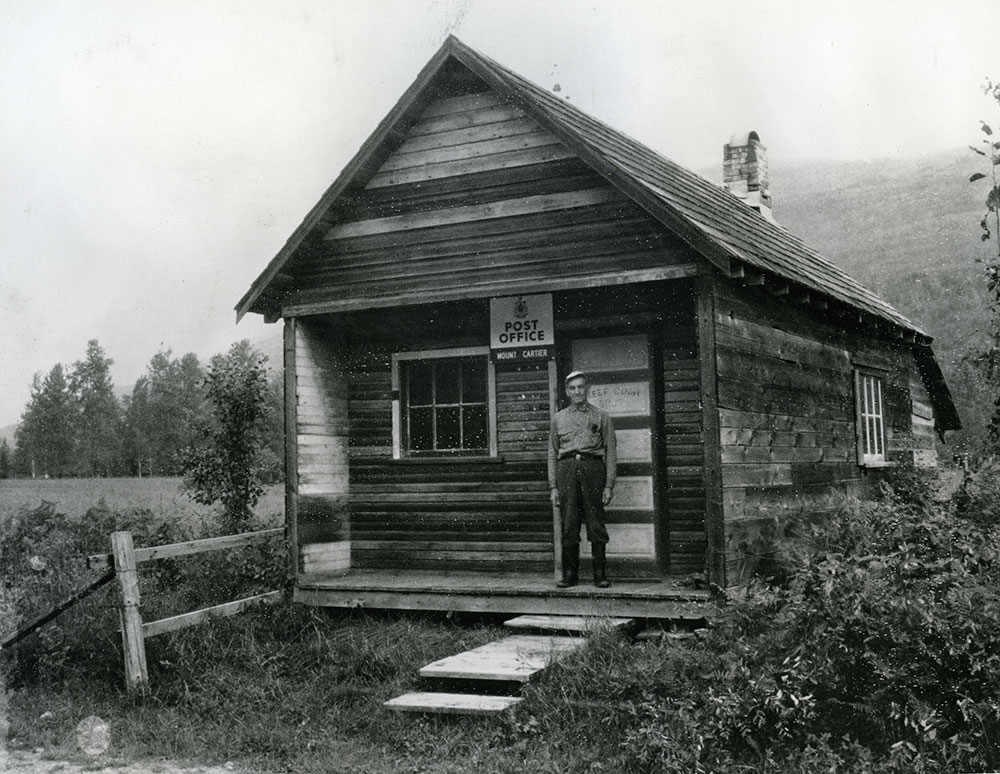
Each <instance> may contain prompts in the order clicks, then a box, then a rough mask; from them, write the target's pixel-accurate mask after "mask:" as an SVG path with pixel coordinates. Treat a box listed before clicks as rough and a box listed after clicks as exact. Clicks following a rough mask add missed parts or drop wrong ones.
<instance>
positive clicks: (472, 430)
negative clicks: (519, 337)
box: [392, 347, 495, 457]
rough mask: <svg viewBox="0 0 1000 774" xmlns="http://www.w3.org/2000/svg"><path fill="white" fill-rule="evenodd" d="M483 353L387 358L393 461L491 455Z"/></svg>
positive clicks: (488, 374) (488, 380) (488, 368)
mask: <svg viewBox="0 0 1000 774" xmlns="http://www.w3.org/2000/svg"><path fill="white" fill-rule="evenodd" d="M487 352H488V349H485V348H479V347H476V348H468V349H456V350H436V351H431V352H405V353H398V354H396V355H394V356H393V372H392V373H393V390H394V393H393V395H394V398H395V401H394V405H393V446H394V456H396V457H410V456H448V455H455V456H458V455H461V456H486V455H492V454H495V443H494V441H493V437H494V435H495V433H494V427H493V425H494V424H495V423H494V421H493V420H492V413H493V412H492V411H491V406H493V405H494V402H495V395H494V390H493V386H492V384H493V366H492V364H491V363H490V362H489V357H488V354H487Z"/></svg>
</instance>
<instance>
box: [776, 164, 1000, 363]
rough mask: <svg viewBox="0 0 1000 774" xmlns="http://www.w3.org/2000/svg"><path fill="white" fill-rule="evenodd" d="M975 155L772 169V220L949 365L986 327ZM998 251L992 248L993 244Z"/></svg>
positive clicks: (985, 249) (984, 249)
mask: <svg viewBox="0 0 1000 774" xmlns="http://www.w3.org/2000/svg"><path fill="white" fill-rule="evenodd" d="M977 168H978V165H977V157H975V156H973V154H972V153H971V152H969V151H968V150H957V151H951V152H946V153H941V154H936V155H933V156H925V157H922V158H910V159H899V160H897V159H882V160H879V161H873V162H842V163H831V162H816V163H813V164H794V165H782V164H780V163H772V167H771V170H772V172H771V194H772V200H773V203H774V215H775V219H776V220H777V221H778V222H779V223H781V224H782V225H783V226H785V227H786V228H787V229H788V230H789V231H791V232H793V233H795V234H797V235H799V236H800V237H802V238H803V239H804V240H805V241H806V242H807V243H808V244H810V245H811V246H813V247H814V248H816V249H817V250H819V252H820V253H822V254H823V255H825V256H826V257H827V258H829V259H830V260H831V261H833V262H834V263H837V264H838V265H840V266H841V267H842V268H843V269H844V270H845V271H847V272H848V273H849V274H851V275H852V276H854V277H855V278H856V279H857V280H859V281H860V282H861V283H862V284H864V285H867V286H868V287H869V288H871V289H872V290H874V291H875V292H876V293H878V294H879V295H881V296H883V297H884V298H885V299H886V300H887V301H889V302H890V303H891V304H893V306H895V307H896V308H897V309H898V310H899V311H900V312H902V313H903V314H904V315H906V316H907V317H908V318H909V319H910V320H911V321H913V322H914V323H916V324H917V325H918V326H919V327H921V328H922V329H923V330H924V331H926V332H927V333H929V334H930V335H931V336H933V337H934V339H935V344H934V349H935V351H936V352H937V354H938V356H939V357H940V358H941V359H942V360H943V361H950V360H951V359H952V358H954V357H955V356H956V355H958V354H960V353H961V352H964V351H965V350H966V349H967V348H968V347H969V346H970V344H973V343H974V342H975V341H977V339H978V334H977V331H978V330H979V329H980V328H981V327H982V326H983V325H984V324H985V322H986V320H987V307H986V302H985V292H984V286H983V282H982V279H981V276H980V271H979V264H977V263H976V259H977V258H983V257H988V255H989V250H990V247H991V245H984V244H983V243H982V242H980V241H979V226H978V224H979V220H980V218H982V216H983V200H984V198H985V187H984V186H983V184H982V183H979V184H976V185H973V184H970V183H969V182H968V177H969V175H970V174H971V173H972V172H973V171H975V170H976V169H977ZM991 244H992V243H991Z"/></svg>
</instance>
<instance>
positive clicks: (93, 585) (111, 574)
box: [0, 570, 115, 650]
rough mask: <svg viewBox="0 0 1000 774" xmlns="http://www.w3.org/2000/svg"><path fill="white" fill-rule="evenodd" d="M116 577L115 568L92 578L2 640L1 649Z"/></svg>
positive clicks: (19, 639)
mask: <svg viewBox="0 0 1000 774" xmlns="http://www.w3.org/2000/svg"><path fill="white" fill-rule="evenodd" d="M114 578H115V571H114V570H108V571H107V572H105V573H104V574H103V575H101V576H100V577H98V578H95V579H94V580H92V581H91V582H90V583H88V584H87V585H86V586H82V587H80V588H78V589H77V590H76V591H74V592H73V593H72V594H70V595H69V596H68V597H67V598H66V599H64V600H63V601H62V602H60V603H59V604H58V605H56V606H55V607H53V608H52V609H51V610H49V611H48V612H47V613H43V614H42V615H40V616H38V617H37V618H35V619H34V620H33V621H31V622H29V623H26V624H25V625H24V626H22V627H21V628H20V629H18V630H17V631H16V632H14V633H13V634H12V635H10V636H9V637H8V638H7V639H5V640H4V641H3V642H0V650H4V649H5V648H9V647H10V646H11V645H13V644H15V643H17V642H20V641H21V640H23V639H24V638H25V637H27V636H28V635H29V634H31V633H32V632H33V631H35V630H36V629H41V628H42V627H43V626H44V625H45V624H47V623H48V622H49V621H51V620H52V619H53V618H55V617H56V616H57V615H59V614H60V613H62V612H64V611H66V610H68V609H69V608H71V607H72V606H73V605H75V604H76V603H77V602H79V601H80V600H81V599H84V598H85V597H88V596H90V595H91V594H92V593H94V592H95V591H97V589H99V588H100V587H101V586H103V585H104V584H105V583H109V582H110V581H112V580H114Z"/></svg>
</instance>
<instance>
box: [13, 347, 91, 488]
mask: <svg viewBox="0 0 1000 774" xmlns="http://www.w3.org/2000/svg"><path fill="white" fill-rule="evenodd" d="M76 420H77V414H76V401H75V400H74V398H73V394H72V393H71V392H70V389H69V385H68V384H67V383H66V377H65V375H64V373H63V367H62V365H60V364H56V365H55V366H53V367H52V370H51V371H49V373H48V375H47V376H46V377H45V379H44V380H42V379H41V377H40V375H38V374H35V378H34V380H33V381H32V385H31V399H30V400H29V402H28V406H27V407H26V408H25V410H24V414H23V415H22V416H21V423H20V425H18V428H17V431H16V433H15V440H16V443H17V451H18V454H19V456H20V457H21V458H22V459H23V460H24V464H26V465H27V466H28V468H29V471H30V473H31V475H32V477H34V476H36V475H46V476H65V475H68V474H69V473H71V472H72V470H73V461H74V460H73V455H74V447H75V444H76V427H77V421H76Z"/></svg>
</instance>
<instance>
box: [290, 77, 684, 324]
mask: <svg viewBox="0 0 1000 774" xmlns="http://www.w3.org/2000/svg"><path fill="white" fill-rule="evenodd" d="M324 233H325V238H323V239H313V240H311V241H310V242H309V243H308V244H304V245H303V247H302V249H300V250H299V251H298V253H297V254H296V256H295V259H294V260H293V261H292V262H291V263H290V264H289V265H288V267H286V273H290V275H291V276H294V278H295V280H294V285H295V287H296V288H298V289H297V290H296V291H294V292H293V293H290V294H289V296H288V297H287V298H286V301H285V304H284V308H285V311H286V313H289V312H291V311H295V310H298V311H302V310H303V309H311V308H312V306H319V307H322V306H323V305H324V304H326V305H329V304H331V303H333V304H336V299H344V303H348V302H349V301H350V299H355V298H364V299H366V300H367V302H368V303H372V302H373V299H377V298H380V297H382V298H386V297H392V298H395V297H402V296H408V295H409V296H411V297H414V298H418V297H420V296H421V294H426V293H429V292H434V293H435V294H437V295H438V296H439V297H440V296H441V295H442V294H446V293H448V292H450V291H454V292H455V294H456V295H460V296H464V297H469V296H472V295H481V296H489V295H500V294H503V293H504V292H511V288H512V287H515V286H518V287H520V286H523V285H524V283H531V282H533V281H543V280H544V281H546V282H553V281H558V280H560V279H570V280H575V279H580V280H581V281H582V280H583V279H584V278H586V277H587V276H588V275H598V274H600V275H607V276H608V281H609V282H611V281H612V277H613V275H614V274H616V273H619V274H620V273H622V272H631V271H643V270H656V271H663V270H664V269H665V268H668V267H671V266H681V265H687V264H686V262H688V263H689V262H690V260H691V255H690V252H689V251H688V250H687V249H686V248H685V247H684V246H683V245H682V243H681V242H680V241H679V240H677V239H675V238H674V237H672V236H669V235H668V234H667V232H666V231H665V230H664V229H662V228H661V227H659V226H658V224H656V223H655V222H654V221H652V220H651V219H650V218H649V217H648V215H647V214H646V213H645V212H644V211H643V210H641V209H640V208H639V207H637V206H636V205H634V204H632V203H630V202H629V201H628V200H627V199H626V198H625V197H624V196H623V195H622V194H621V193H619V192H618V191H617V190H616V189H614V188H612V187H611V186H609V185H608V184H607V183H606V182H605V181H604V180H603V179H602V178H601V177H600V176H598V175H596V174H595V173H593V172H592V171H590V170H589V169H588V167H586V166H585V165H584V164H582V163H581V162H580V161H579V160H578V159H576V158H575V157H574V156H573V154H572V153H571V152H570V151H569V150H568V149H567V148H566V147H565V146H564V145H562V144H561V143H560V142H559V141H558V139H556V137H555V136H554V135H552V134H551V133H549V132H547V131H545V130H543V129H542V128H541V127H540V126H539V124H538V123H537V122H535V121H534V120H533V119H531V118H529V117H528V116H527V115H526V114H525V113H523V112H522V111H521V110H520V109H518V108H515V107H512V106H510V105H505V104H503V103H502V102H501V101H500V100H499V99H498V98H497V96H496V95H494V94H492V93H489V92H483V93H478V94H471V95H465V96H461V97H452V98H442V99H438V100H436V101H434V102H432V103H431V104H430V106H429V107H428V108H427V109H426V110H425V111H424V113H423V115H422V116H421V118H420V120H419V121H417V123H416V124H415V125H414V126H412V127H411V128H410V130H409V132H408V133H407V135H406V138H405V139H404V140H403V142H402V144H401V145H400V146H399V147H398V148H397V149H396V151H395V152H394V153H392V154H391V155H389V156H388V158H387V159H386V160H385V161H384V163H382V165H381V167H379V169H378V171H377V172H376V173H375V175H374V176H373V177H372V178H371V179H370V180H369V181H368V183H367V186H366V188H365V189H364V190H360V191H357V192H356V193H355V194H354V195H353V196H352V197H351V200H350V203H349V204H346V203H345V204H343V205H342V206H341V207H340V208H339V209H338V210H337V211H336V212H335V213H331V216H330V218H329V220H328V225H326V226H325V231H324ZM569 259H571V260H569ZM345 308H346V307H345Z"/></svg>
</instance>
